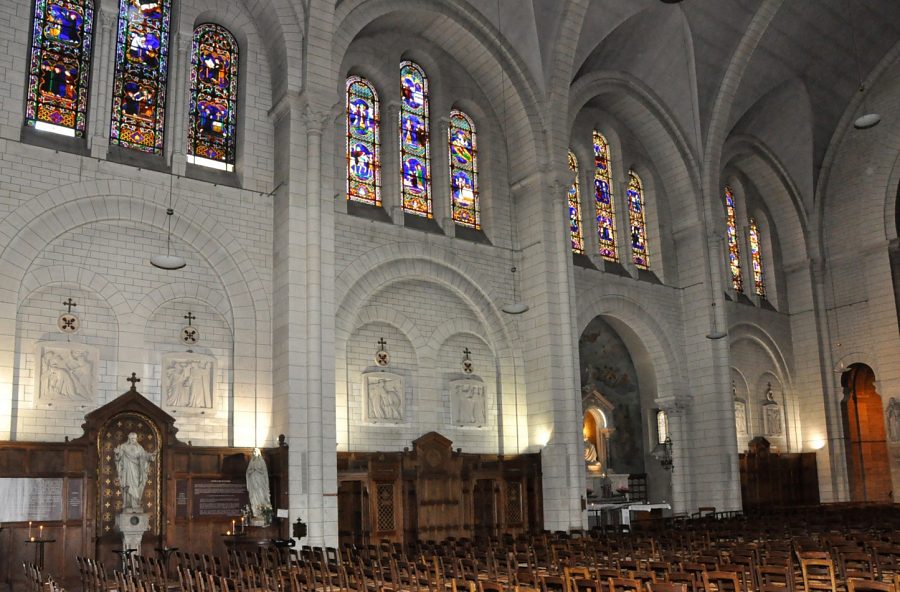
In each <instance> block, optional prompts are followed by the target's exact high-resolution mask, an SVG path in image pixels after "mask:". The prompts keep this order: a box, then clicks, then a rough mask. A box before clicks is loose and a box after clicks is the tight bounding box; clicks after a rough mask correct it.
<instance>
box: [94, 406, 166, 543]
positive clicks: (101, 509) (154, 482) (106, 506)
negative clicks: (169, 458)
mask: <svg viewBox="0 0 900 592" xmlns="http://www.w3.org/2000/svg"><path fill="white" fill-rule="evenodd" d="M132 432H134V433H135V434H137V441H138V443H139V444H140V445H141V446H143V447H144V450H146V451H147V452H155V453H157V455H156V459H155V460H154V461H153V462H152V463H151V464H150V468H149V469H148V471H147V485H146V486H145V487H144V496H143V499H142V500H141V507H142V509H143V511H144V512H146V513H148V514H150V530H151V531H152V532H153V533H159V532H160V530H159V506H160V495H161V492H160V486H161V481H160V470H159V469H160V466H159V465H160V462H159V459H160V454H159V452H160V434H159V429H158V428H157V427H156V425H155V424H154V423H153V421H152V420H151V419H150V418H149V417H147V416H146V415H143V414H141V413H133V412H125V413H120V414H119V415H116V416H115V417H113V418H112V419H110V420H109V421H108V422H106V424H105V425H104V426H103V429H102V430H100V435H99V438H98V439H97V452H98V454H99V461H100V462H99V465H98V469H97V470H98V473H99V475H98V476H99V486H98V488H97V490H98V491H97V493H98V498H99V499H98V502H99V503H98V505H97V511H98V514H99V516H98V519H97V522H98V524H99V531H100V532H99V534H100V536H103V535H109V534H114V533H115V532H116V515H117V514H119V513H120V512H121V511H122V488H121V487H120V485H119V480H118V478H117V476H116V456H115V449H116V446H118V445H120V444H122V443H123V442H125V441H126V440H127V439H128V434H130V433H132Z"/></svg>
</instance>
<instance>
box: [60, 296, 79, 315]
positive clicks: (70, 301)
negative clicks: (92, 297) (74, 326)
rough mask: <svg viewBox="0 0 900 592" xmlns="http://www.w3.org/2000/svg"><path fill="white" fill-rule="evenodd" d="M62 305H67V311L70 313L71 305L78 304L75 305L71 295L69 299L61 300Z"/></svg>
mask: <svg viewBox="0 0 900 592" xmlns="http://www.w3.org/2000/svg"><path fill="white" fill-rule="evenodd" d="M63 306H68V307H69V312H70V313H71V312H72V307H73V306H78V305H77V304H76V303H75V302H73V301H72V297H71V296H69V299H68V300H67V301H65V302H63Z"/></svg>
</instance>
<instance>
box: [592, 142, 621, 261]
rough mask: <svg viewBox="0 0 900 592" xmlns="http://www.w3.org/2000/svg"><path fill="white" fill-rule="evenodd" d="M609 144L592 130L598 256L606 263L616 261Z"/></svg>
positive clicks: (617, 257)
mask: <svg viewBox="0 0 900 592" xmlns="http://www.w3.org/2000/svg"><path fill="white" fill-rule="evenodd" d="M610 161H611V159H610V155H609V142H607V141H606V138H604V137H603V134H601V133H600V132H598V131H597V130H594V205H595V208H596V210H597V232H598V235H599V242H600V255H601V256H602V257H603V258H604V259H606V260H607V261H618V260H619V254H618V251H617V249H616V206H615V203H613V192H612V175H611V173H610Z"/></svg>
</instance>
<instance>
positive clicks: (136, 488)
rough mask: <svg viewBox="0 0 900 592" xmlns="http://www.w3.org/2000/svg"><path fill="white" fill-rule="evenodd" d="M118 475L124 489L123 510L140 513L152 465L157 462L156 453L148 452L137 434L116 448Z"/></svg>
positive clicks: (132, 434)
mask: <svg viewBox="0 0 900 592" xmlns="http://www.w3.org/2000/svg"><path fill="white" fill-rule="evenodd" d="M115 455H116V475H117V476H118V478H119V485H120V486H121V487H122V501H123V510H124V511H131V512H140V511H141V510H143V506H142V503H141V500H142V499H143V497H144V487H145V486H146V485H147V474H148V472H149V469H150V463H152V462H153V461H154V460H156V453H155V452H147V451H146V450H144V447H143V446H141V445H140V444H139V443H138V441H137V434H135V433H134V432H131V433H130V434H128V440H127V441H126V442H123V443H121V444H119V445H118V446H116V449H115Z"/></svg>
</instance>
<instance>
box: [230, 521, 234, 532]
mask: <svg viewBox="0 0 900 592" xmlns="http://www.w3.org/2000/svg"><path fill="white" fill-rule="evenodd" d="M231 530H232V531H234V519H233V518H232V520H231Z"/></svg>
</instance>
